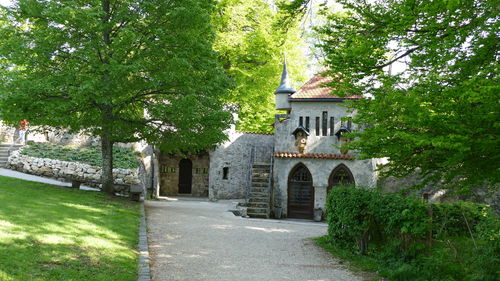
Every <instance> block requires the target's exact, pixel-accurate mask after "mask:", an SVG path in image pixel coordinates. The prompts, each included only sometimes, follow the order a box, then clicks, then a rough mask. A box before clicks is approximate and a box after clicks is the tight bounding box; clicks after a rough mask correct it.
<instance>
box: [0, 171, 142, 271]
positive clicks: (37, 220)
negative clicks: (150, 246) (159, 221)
mask: <svg viewBox="0 0 500 281" xmlns="http://www.w3.org/2000/svg"><path fill="white" fill-rule="evenodd" d="M0 202H1V204H0V280H2V281H11V280H12V281H14V280H16V281H17V280H75V281H76V280H102V281H112V280H117V281H127V280H136V278H137V259H138V253H137V251H136V246H137V242H138V237H137V233H138V227H139V208H138V204H137V203H133V202H131V201H128V200H125V199H117V198H111V197H108V196H106V195H104V194H102V193H97V192H85V191H79V190H72V189H68V188H62V187H55V186H50V185H46V184H42V183H34V182H28V181H22V180H19V179H13V178H7V177H0Z"/></svg>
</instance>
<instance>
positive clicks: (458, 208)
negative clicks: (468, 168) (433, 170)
mask: <svg viewBox="0 0 500 281" xmlns="http://www.w3.org/2000/svg"><path fill="white" fill-rule="evenodd" d="M326 212H327V222H328V235H329V238H330V240H331V241H332V242H333V243H334V244H335V245H336V246H337V247H341V248H343V249H346V250H350V251H352V252H357V253H361V254H363V255H369V256H372V257H375V258H376V259H377V260H379V261H380V264H381V269H380V271H382V272H386V276H387V277H389V279H391V280H495V279H497V277H498V264H499V262H500V258H499V256H500V255H499V254H500V250H499V249H500V247H499V244H500V238H499V230H500V223H499V220H498V217H495V215H494V214H493V213H492V212H491V209H490V208H489V207H487V206H485V205H482V204H476V203H468V202H456V203H446V204H428V203H424V202H422V200H420V199H417V198H414V197H405V196H403V195H400V194H395V193H391V194H382V193H380V192H379V191H376V190H373V189H362V188H353V187H349V188H346V187H340V188H335V189H332V191H331V192H330V194H329V195H328V199H327V204H326Z"/></svg>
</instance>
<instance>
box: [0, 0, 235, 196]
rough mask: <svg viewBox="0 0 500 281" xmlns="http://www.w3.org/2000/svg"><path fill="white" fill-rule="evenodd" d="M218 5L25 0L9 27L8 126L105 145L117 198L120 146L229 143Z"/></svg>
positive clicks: (8, 13)
mask: <svg viewBox="0 0 500 281" xmlns="http://www.w3.org/2000/svg"><path fill="white" fill-rule="evenodd" d="M213 5H214V3H213V2H212V1H210V0H201V1H200V0H171V1H162V0H150V1H142V0H141V1H134V0H123V1H110V0H101V1H96V0H86V1H76V0H72V1H42V0H19V1H18V2H17V3H16V5H15V6H14V7H13V8H9V9H7V8H4V9H3V11H4V13H2V18H1V19H0V22H5V23H6V24H5V25H3V26H1V27H0V38H2V41H1V42H0V59H1V60H2V61H0V62H2V67H0V118H2V119H3V120H7V121H10V122H12V123H15V122H17V121H18V120H20V119H22V118H27V119H29V120H30V121H31V124H33V125H48V126H60V127H69V128H70V129H72V130H73V131H84V132H87V133H90V134H93V135H97V136H100V137H101V148H102V158H103V173H102V175H103V178H102V181H103V190H104V191H106V192H108V193H112V192H113V187H112V185H113V175H112V167H113V161H112V159H113V157H112V152H113V150H112V147H113V144H114V143H115V142H133V141H138V140H147V141H148V142H149V143H152V144H159V145H160V146H161V148H162V149H163V151H164V152H167V153H168V152H180V151H191V152H192V151H198V150H202V149H205V148H207V147H209V146H211V145H214V144H216V143H218V142H220V141H221V140H223V139H224V138H225V135H224V133H223V130H224V129H225V128H227V127H228V125H229V122H230V119H231V117H230V113H229V112H225V111H224V110H223V102H222V101H223V99H224V96H225V94H227V91H228V87H229V86H230V83H229V82H230V81H229V80H228V77H227V76H226V75H225V74H224V72H223V70H222V69H221V68H220V67H219V66H218V61H217V56H216V54H215V52H214V51H213V49H212V44H213V40H214V32H213V27H212V25H211V24H210V16H211V15H212V11H213ZM7 63H8V64H7Z"/></svg>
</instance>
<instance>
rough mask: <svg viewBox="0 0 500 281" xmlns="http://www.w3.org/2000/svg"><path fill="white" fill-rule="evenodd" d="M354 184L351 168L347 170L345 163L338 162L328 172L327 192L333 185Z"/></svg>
mask: <svg viewBox="0 0 500 281" xmlns="http://www.w3.org/2000/svg"><path fill="white" fill-rule="evenodd" d="M354 184H355V183H354V177H353V176H352V173H351V170H349V168H347V166H346V165H344V164H340V165H338V166H337V167H336V168H335V169H333V171H332V173H331V174H330V178H329V179H328V190H327V192H328V193H329V192H330V190H331V189H332V187H334V186H347V185H354Z"/></svg>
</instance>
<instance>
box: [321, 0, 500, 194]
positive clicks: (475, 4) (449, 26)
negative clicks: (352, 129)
mask: <svg viewBox="0 0 500 281" xmlns="http://www.w3.org/2000/svg"><path fill="white" fill-rule="evenodd" d="M338 2H339V3H341V4H342V5H343V8H344V10H343V11H341V12H337V13H331V14H330V15H329V22H328V24H327V25H325V26H323V27H322V28H321V29H320V30H319V34H320V36H321V38H322V40H323V43H322V45H321V48H322V49H323V51H324V52H325V53H326V54H327V57H326V62H327V65H328V67H329V69H330V70H329V74H330V75H331V76H332V77H333V78H334V79H333V81H332V83H331V84H330V85H331V86H332V87H335V89H336V90H337V91H336V93H337V94H352V93H357V94H359V93H363V94H365V95H367V96H368V97H371V98H366V99H363V100H360V101H358V102H354V103H352V107H353V109H354V110H356V111H357V116H356V118H355V119H354V121H355V122H356V123H358V124H369V126H365V127H366V128H364V130H362V131H358V132H356V133H354V134H353V135H352V136H353V137H355V138H356V139H355V140H354V141H353V142H351V143H349V144H348V145H347V148H349V149H356V150H359V152H360V154H361V157H362V158H382V157H388V158H389V162H388V163H387V164H386V165H384V166H383V169H382V171H383V174H385V175H392V176H397V177H403V176H407V175H410V174H413V173H415V172H417V173H418V174H420V175H421V176H422V177H423V179H424V183H425V182H429V183H437V182H439V183H442V184H445V185H447V186H448V187H450V188H452V187H455V188H457V189H461V190H466V189H467V187H471V186H474V185H488V186H496V187H498V182H499V177H500V173H499V170H498V167H499V166H498V164H499V163H500V161H499V160H500V158H499V157H500V145H499V142H498V135H499V128H500V122H499V113H498V110H499V104H498V93H499V92H500V91H499V90H500V86H499V85H500V84H499V83H498V75H499V68H498V62H497V60H498V58H499V52H498V50H499V42H500V41H499V40H498V30H499V21H498V16H499V9H498V3H497V2H496V1H492V0H462V1H454V0H438V1H426V0H399V1H388V0H380V1H371V2H369V3H367V1H362V0H342V1H338ZM395 62H400V63H403V64H405V66H406V69H405V71H397V69H394V68H393V69H392V71H389V72H392V73H388V71H387V68H388V67H389V66H391V65H392V64H393V63H395Z"/></svg>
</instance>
